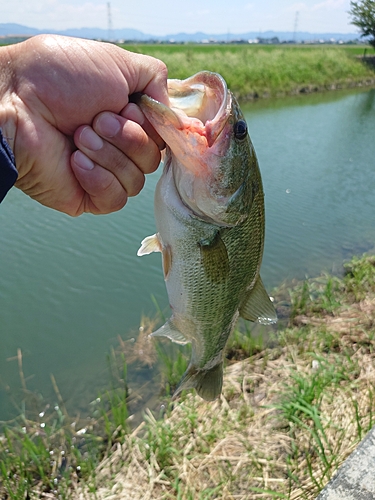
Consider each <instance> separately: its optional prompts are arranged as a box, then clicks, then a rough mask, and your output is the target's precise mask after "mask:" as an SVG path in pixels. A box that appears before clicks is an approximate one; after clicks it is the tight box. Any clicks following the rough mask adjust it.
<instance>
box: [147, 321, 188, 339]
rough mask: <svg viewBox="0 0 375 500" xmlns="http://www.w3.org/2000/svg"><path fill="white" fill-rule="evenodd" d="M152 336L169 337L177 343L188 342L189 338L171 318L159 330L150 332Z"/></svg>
mask: <svg viewBox="0 0 375 500" xmlns="http://www.w3.org/2000/svg"><path fill="white" fill-rule="evenodd" d="M150 337H167V338H169V339H170V340H172V342H175V343H176V344H181V345H184V344H188V343H189V342H190V340H188V339H187V338H186V337H185V336H184V335H183V334H182V333H181V332H180V331H179V330H178V329H177V328H176V327H175V326H174V324H173V319H172V318H170V319H169V320H168V321H167V322H166V323H165V324H164V325H163V326H162V327H161V328H159V330H156V332H153V333H151V334H150Z"/></svg>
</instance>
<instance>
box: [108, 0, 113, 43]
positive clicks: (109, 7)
mask: <svg viewBox="0 0 375 500" xmlns="http://www.w3.org/2000/svg"><path fill="white" fill-rule="evenodd" d="M107 21H108V26H107V27H108V41H109V42H111V41H113V40H112V39H113V36H112V31H113V29H112V28H113V27H112V15H111V2H107Z"/></svg>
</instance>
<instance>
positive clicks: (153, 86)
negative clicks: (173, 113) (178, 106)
mask: <svg viewBox="0 0 375 500" xmlns="http://www.w3.org/2000/svg"><path fill="white" fill-rule="evenodd" d="M123 52H125V54H124V55H123V60H124V62H125V64H126V67H127V75H126V79H127V82H128V85H129V94H134V93H135V92H143V93H145V94H147V95H149V96H150V97H152V98H153V99H155V100H157V101H159V102H162V103H163V104H166V105H168V104H169V99H168V90H167V77H168V69H167V66H166V65H165V64H164V63H163V62H162V61H160V60H159V59H156V58H154V57H151V56H146V55H143V54H135V53H133V52H128V51H123Z"/></svg>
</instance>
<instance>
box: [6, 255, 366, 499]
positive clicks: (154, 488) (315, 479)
mask: <svg viewBox="0 0 375 500" xmlns="http://www.w3.org/2000/svg"><path fill="white" fill-rule="evenodd" d="M275 301H276V304H277V307H278V313H279V315H280V317H281V318H284V319H283V320H282V321H281V322H282V323H283V322H284V323H285V326H282V328H280V330H279V331H278V333H277V338H276V339H274V340H273V341H272V338H271V343H268V347H265V346H263V345H262V342H261V341H259V340H258V341H257V340H252V341H249V340H248V337H247V335H246V334H245V333H246V332H241V331H237V333H236V335H235V336H234V339H232V341H231V344H230V346H229V357H230V358H231V361H228V365H227V368H226V372H225V382H224V390H223V395H222V397H221V398H220V400H218V401H216V402H214V403H206V402H204V401H202V400H201V399H200V398H198V397H197V396H196V395H195V394H187V395H185V396H184V397H183V398H182V399H181V400H180V401H178V402H177V403H173V404H172V403H169V404H167V405H166V408H162V410H160V411H162V413H163V414H161V413H160V411H158V412H157V413H156V414H155V413H152V412H151V411H150V410H147V411H146V412H145V414H144V416H143V418H142V421H141V423H140V425H138V426H137V427H136V428H134V427H132V426H131V421H130V420H129V419H128V414H127V394H128V389H127V387H126V372H123V371H122V372H117V375H116V377H117V379H118V380H119V381H120V382H121V383H120V385H119V384H117V385H116V388H115V387H114V388H113V389H112V390H109V391H108V393H107V394H104V395H101V398H100V401H98V402H96V403H95V408H94V411H93V416H92V418H91V419H90V420H89V421H86V422H84V423H83V422H79V421H78V420H77V418H76V419H74V420H73V419H71V418H70V417H69V416H68V415H67V414H66V412H65V411H64V406H63V401H62V400H61V401H60V404H59V405H58V406H57V407H55V408H47V409H46V411H45V412H44V413H43V414H39V415H38V417H37V418H36V419H34V420H33V421H30V420H27V419H26V418H25V416H23V417H22V416H21V418H20V420H18V422H17V423H16V424H15V425H13V426H12V427H11V428H10V429H8V431H7V432H6V434H5V436H3V437H2V438H1V439H0V473H1V478H0V498H2V499H4V500H7V499H20V498H75V499H80V500H81V499H84V498H87V499H92V498H98V499H102V498H103V499H104V498H107V497H110V498H111V499H112V500H116V499H118V500H120V499H121V498H127V499H137V500H141V499H142V500H143V499H146V498H147V499H169V498H170V499H181V500H182V499H187V500H188V499H191V500H193V499H194V500H195V499H202V500H206V499H207V500H208V499H216V498H220V499H232V498H236V499H241V500H242V499H243V500H244V499H256V498H269V499H271V498H285V499H299V498H301V499H302V498H303V499H313V498H315V497H316V495H317V493H318V492H319V491H320V490H321V489H322V488H323V486H324V485H325V484H326V483H327V481H328V480H329V479H330V477H332V475H333V473H334V472H335V470H336V469H337V467H338V466H339V465H340V464H341V463H342V462H343V460H345V458H346V457H347V456H348V455H349V453H350V452H351V451H352V450H353V449H354V448H355V446H356V444H357V443H358V442H359V441H360V440H361V439H362V438H363V437H364V435H365V434H366V432H367V431H368V430H369V429H370V428H371V426H372V425H374V424H375V393H374V381H375V325H374V320H373V318H374V313H375V258H374V257H364V258H361V259H356V258H355V259H353V260H352V261H351V262H350V263H349V264H347V265H346V271H345V275H344V277H343V278H341V279H339V278H336V277H332V276H326V275H324V276H321V277H319V278H317V279H315V280H308V281H306V282H304V283H298V284H296V285H295V286H293V287H292V288H290V287H286V286H285V287H282V288H280V289H279V290H278V291H276V293H275ZM286 318H288V319H286ZM145 330H147V328H144V331H145ZM145 341H146V340H145V339H143V340H140V342H143V343H144V342H145ZM152 345H153V343H152V344H149V345H148V349H149V359H150V360H152V359H155V358H154V356H155V352H153V351H152ZM143 346H144V344H143ZM118 356H119V355H118V354H117V358H118ZM181 356H182V358H183V355H181ZM241 358H245V359H242V360H240V361H238V360H239V359H241ZM113 359H115V356H114V357H113ZM233 360H237V362H233ZM182 361H183V359H182ZM182 361H181V360H180V361H179V362H177V363H175V364H173V363H172V364H170V366H169V367H167V368H166V369H167V370H168V371H169V373H168V375H167V374H165V377H168V379H171V380H170V382H171V383H173V380H174V379H173V377H174V378H176V372H178V371H181V369H183V366H182V364H183V363H182ZM118 365H119V366H125V363H124V360H122V365H121V363H120V364H118ZM172 365H173V366H172ZM116 370H117V368H114V372H116ZM121 384H122V385H121ZM164 388H165V384H164Z"/></svg>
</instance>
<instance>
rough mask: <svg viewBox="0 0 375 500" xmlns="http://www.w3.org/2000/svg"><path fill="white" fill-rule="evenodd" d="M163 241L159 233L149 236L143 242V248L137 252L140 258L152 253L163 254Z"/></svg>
mask: <svg viewBox="0 0 375 500" xmlns="http://www.w3.org/2000/svg"><path fill="white" fill-rule="evenodd" d="M161 248H162V246H161V241H160V237H159V233H156V234H153V235H152V236H147V238H145V239H144V240H142V242H141V247H140V249H139V250H138V252H137V255H138V257H140V256H142V255H148V254H150V253H152V252H161Z"/></svg>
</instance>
